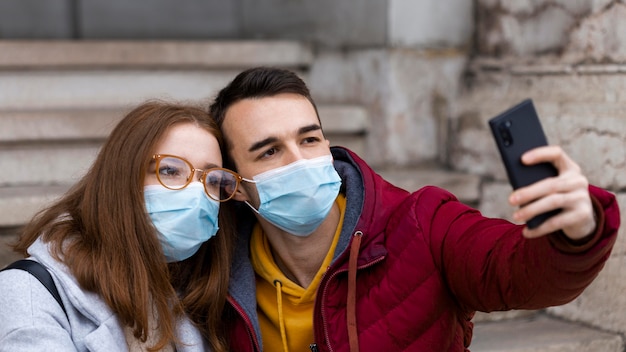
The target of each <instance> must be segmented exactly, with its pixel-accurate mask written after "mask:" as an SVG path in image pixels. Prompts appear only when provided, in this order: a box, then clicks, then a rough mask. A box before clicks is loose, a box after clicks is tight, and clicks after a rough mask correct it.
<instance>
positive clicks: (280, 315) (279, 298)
mask: <svg viewBox="0 0 626 352" xmlns="http://www.w3.org/2000/svg"><path fill="white" fill-rule="evenodd" d="M274 286H275V287H276V300H277V303H278V323H279V324H280V338H281V339H282V340H283V351H284V352H289V347H287V332H286V331H285V317H284V315H283V289H282V288H283V283H282V282H280V280H274Z"/></svg>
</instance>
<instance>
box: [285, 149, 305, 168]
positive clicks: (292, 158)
mask: <svg viewBox="0 0 626 352" xmlns="http://www.w3.org/2000/svg"><path fill="white" fill-rule="evenodd" d="M302 159H306V157H305V155H304V153H302V151H301V150H300V148H298V146H295V145H293V146H290V147H289V148H287V153H285V165H287V164H291V163H294V162H296V161H298V160H302Z"/></svg>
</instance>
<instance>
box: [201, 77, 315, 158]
mask: <svg viewBox="0 0 626 352" xmlns="http://www.w3.org/2000/svg"><path fill="white" fill-rule="evenodd" d="M282 93H293V94H298V95H301V96H303V97H305V98H307V100H308V101H310V102H311V104H312V105H313V108H314V109H315V115H317V120H318V121H319V120H320V117H319V113H318V112H317V106H316V105H315V102H314V101H313V98H312V97H311V93H310V92H309V88H308V87H307V86H306V83H304V81H303V80H302V79H301V78H300V77H298V75H297V74H296V73H295V72H293V71H290V70H287V69H282V68H276V67H265V66H262V67H254V68H250V69H247V70H245V71H243V72H241V73H239V74H238V75H237V76H236V77H235V78H234V79H233V80H232V81H231V82H230V83H229V84H228V85H227V86H226V87H224V88H222V90H220V91H219V93H218V94H217V96H216V97H215V99H214V101H213V103H212V104H211V105H210V106H209V114H210V115H211V117H212V118H213V119H214V120H215V122H216V123H217V125H218V126H219V128H220V129H222V124H223V123H224V118H225V117H226V112H227V111H228V109H229V108H230V107H231V106H232V105H233V104H235V103H237V102H238V101H240V100H243V99H251V98H264V97H271V96H275V95H278V94H282ZM320 123H321V122H320ZM223 137H224V142H225V146H226V149H227V150H228V149H230V146H231V145H232V144H231V143H230V142H229V141H228V136H226V135H224V136H223Z"/></svg>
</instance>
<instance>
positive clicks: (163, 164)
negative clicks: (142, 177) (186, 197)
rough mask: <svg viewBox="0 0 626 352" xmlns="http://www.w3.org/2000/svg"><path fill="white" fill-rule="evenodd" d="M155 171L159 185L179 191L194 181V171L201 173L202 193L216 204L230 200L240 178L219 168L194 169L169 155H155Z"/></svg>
mask: <svg viewBox="0 0 626 352" xmlns="http://www.w3.org/2000/svg"><path fill="white" fill-rule="evenodd" d="M152 160H154V162H155V164H156V165H155V171H156V176H157V179H158V180H159V183H160V184H161V185H163V187H165V188H167V189H173V190H180V189H183V188H185V187H187V186H188V185H189V184H190V183H191V181H193V179H194V175H195V174H196V171H199V172H201V175H200V182H202V184H203V185H204V192H206V194H207V195H208V196H209V198H211V199H213V200H216V201H218V202H225V201H227V200H229V199H231V198H232V197H233V196H234V195H235V192H236V191H237V187H239V182H241V180H242V177H241V176H239V175H238V174H236V173H235V172H234V171H231V170H228V169H224V168H221V167H213V168H210V169H207V170H202V169H196V168H194V167H193V165H191V163H190V162H189V161H187V160H185V159H183V158H181V157H179V156H175V155H169V154H155V155H153V156H152Z"/></svg>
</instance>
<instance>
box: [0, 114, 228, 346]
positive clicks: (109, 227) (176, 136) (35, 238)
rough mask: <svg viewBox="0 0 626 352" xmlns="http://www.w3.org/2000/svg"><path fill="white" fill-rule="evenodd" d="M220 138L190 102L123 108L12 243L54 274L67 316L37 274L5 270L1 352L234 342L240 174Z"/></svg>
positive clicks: (0, 280)
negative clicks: (90, 160)
mask: <svg viewBox="0 0 626 352" xmlns="http://www.w3.org/2000/svg"><path fill="white" fill-rule="evenodd" d="M221 145H222V137H221V134H220V132H219V129H218V128H217V127H216V125H215V123H214V122H213V120H212V119H211V118H210V117H209V116H208V115H207V114H206V112H204V111H202V110H199V109H196V108H193V107H187V106H182V105H175V104H168V103H163V102H147V103H144V104H142V105H140V106H139V107H137V108H135V109H134V110H132V111H131V112H130V113H129V114H128V115H126V116H125V117H124V119H123V120H121V121H120V123H119V124H118V125H117V126H116V128H115V129H114V130H113V131H112V133H111V135H110V136H109V138H108V140H107V141H106V143H105V144H104V146H103V147H102V149H101V151H100V153H99V155H98V156H97V158H96V160H95V162H94V164H93V165H92V167H91V169H90V170H89V171H88V173H87V174H86V175H85V176H84V177H83V178H82V179H81V180H80V181H79V182H78V183H77V184H76V185H75V186H74V187H73V188H72V189H71V190H70V191H69V192H68V193H67V194H66V195H65V196H64V197H62V199H60V200H59V201H57V202H56V203H54V204H53V205H52V206H51V207H49V208H47V209H46V210H44V211H42V212H40V213H39V214H38V215H37V216H36V217H35V218H34V219H33V220H32V221H31V222H30V223H29V224H28V225H27V226H26V227H25V229H24V231H23V233H22V235H21V237H20V239H19V240H18V243H17V244H16V245H15V246H14V248H15V250H16V251H17V252H19V253H22V254H23V255H25V256H29V257H31V258H32V259H34V260H36V261H38V262H40V263H42V264H43V265H44V266H45V267H46V268H47V269H48V271H49V272H50V273H51V274H52V276H53V277H54V282H55V284H56V286H57V288H58V291H59V292H60V296H61V298H62V303H63V305H64V306H65V309H66V311H67V315H66V314H64V312H63V310H62V307H61V306H60V305H59V304H58V303H57V302H56V301H54V298H52V295H51V294H50V293H49V292H48V291H46V288H45V287H44V286H43V285H42V284H41V283H39V282H37V280H36V279H34V277H33V276H31V275H30V274H29V273H27V272H25V271H22V270H5V271H3V272H1V273H0V350H1V351H4V350H5V349H6V350H10V351H22V350H28V351H33V350H51V351H52V350H54V351H69V350H73V351H74V350H75V351H122V350H125V349H128V350H130V351H135V350H137V351H143V350H148V351H156V350H164V351H175V350H176V351H179V352H180V351H201V350H207V349H209V347H210V348H211V349H212V350H213V351H223V350H226V343H225V341H224V338H223V336H224V334H223V332H222V331H221V325H220V322H219V320H220V314H221V313H222V308H223V306H224V303H225V299H226V298H225V297H226V294H227V288H228V277H229V268H230V258H231V252H232V242H233V238H234V237H233V230H232V227H231V226H229V225H230V224H233V219H231V214H232V212H231V210H230V209H229V206H228V203H220V202H223V201H226V200H228V199H230V197H231V196H232V194H233V193H234V192H235V190H236V187H237V185H238V183H239V178H238V176H237V175H236V174H234V173H232V172H231V171H229V170H226V169H221V168H220V167H221V165H222V154H221V151H220V147H221ZM198 181H200V182H198ZM218 210H219V221H218V220H217V217H218ZM218 223H219V231H218ZM214 235H215V236H214ZM209 238H210V239H209Z"/></svg>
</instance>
